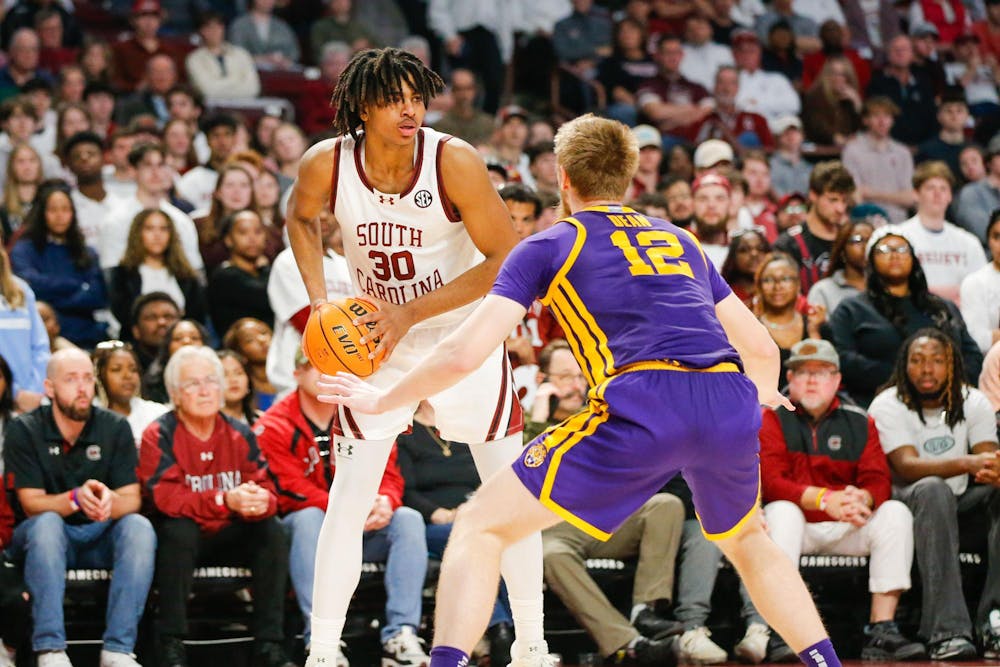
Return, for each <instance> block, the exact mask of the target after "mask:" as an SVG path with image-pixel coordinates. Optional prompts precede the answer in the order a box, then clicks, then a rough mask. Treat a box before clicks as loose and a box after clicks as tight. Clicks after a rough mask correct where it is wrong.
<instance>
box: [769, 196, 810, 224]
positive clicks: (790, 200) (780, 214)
mask: <svg viewBox="0 0 1000 667" xmlns="http://www.w3.org/2000/svg"><path fill="white" fill-rule="evenodd" d="M806 189H807V190H808V187H807V188H806ZM806 201H807V200H806V196H805V195H804V194H802V193H801V192H790V193H788V194H786V195H785V196H784V197H782V198H781V199H779V200H778V210H777V211H775V213H774V222H775V226H776V227H777V231H778V235H779V236H780V235H781V234H784V233H785V232H787V231H788V230H789V229H792V228H793V227H795V226H797V225H798V226H801V225H804V224H805V222H806V215H807V214H808V212H809V207H808V206H806Z"/></svg>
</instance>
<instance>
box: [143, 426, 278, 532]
mask: <svg viewBox="0 0 1000 667" xmlns="http://www.w3.org/2000/svg"><path fill="white" fill-rule="evenodd" d="M249 481H253V482H255V483H256V484H257V485H258V486H262V487H264V488H265V489H267V490H268V491H270V492H271V498H270V501H269V502H268V505H267V512H265V513H264V514H263V515H261V516H259V517H258V516H255V517H253V518H247V517H240V515H238V514H236V513H234V512H232V511H230V509H229V508H228V507H226V502H225V498H224V494H225V492H226V491H229V490H230V489H235V488H236V487H237V486H239V485H240V484H242V483H244V482H249ZM139 483H140V484H142V492H143V496H145V499H146V501H147V502H149V503H150V504H151V505H152V506H153V508H154V510H155V511H156V512H159V513H160V514H165V515H166V516H169V517H187V518H189V519H194V520H195V521H196V522H197V523H198V525H199V526H201V529H202V530H203V531H205V532H206V533H215V532H218V531H220V530H222V529H223V528H225V527H226V526H228V525H229V524H230V523H231V522H232V521H234V520H237V518H239V519H241V520H244V521H259V520H262V519H266V518H268V517H271V516H274V513H275V512H277V511H278V498H277V495H276V489H275V483H274V479H273V475H272V474H271V473H270V472H269V471H268V468H267V462H266V461H265V460H264V457H263V456H262V455H261V452H260V449H258V448H257V440H256V438H254V435H253V433H251V432H250V427H249V426H247V425H246V424H243V423H241V422H238V421H236V420H234V419H232V418H230V417H227V416H225V415H222V414H221V413H220V414H219V415H217V416H216V418H215V429H214V430H213V431H212V435H211V436H210V437H209V438H208V440H200V439H198V438H197V437H195V436H194V435H193V434H192V433H191V432H190V431H188V429H187V427H186V426H184V423H183V422H181V421H180V420H179V419H177V413H176V412H173V411H171V412H168V413H166V414H165V415H163V416H162V417H160V418H159V419H157V420H156V421H155V422H153V423H152V424H150V425H149V426H148V427H147V428H146V430H145V431H144V432H143V434H142V445H141V447H140V448H139Z"/></svg>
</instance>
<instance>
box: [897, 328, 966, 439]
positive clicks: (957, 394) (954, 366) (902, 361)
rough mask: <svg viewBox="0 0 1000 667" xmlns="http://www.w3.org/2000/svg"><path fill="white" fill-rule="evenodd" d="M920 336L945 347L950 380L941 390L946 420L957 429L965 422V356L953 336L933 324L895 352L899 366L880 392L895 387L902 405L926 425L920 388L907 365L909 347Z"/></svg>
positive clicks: (917, 332) (914, 335)
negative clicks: (897, 352) (912, 379)
mask: <svg viewBox="0 0 1000 667" xmlns="http://www.w3.org/2000/svg"><path fill="white" fill-rule="evenodd" d="M919 338H930V339H931V340H936V341H938V342H939V343H941V346H942V347H943V348H944V352H945V356H946V357H947V364H948V379H947V380H945V383H944V390H943V392H942V399H943V406H942V407H943V408H944V415H943V416H944V421H945V423H946V424H948V428H955V426H957V425H958V424H960V423H961V422H963V421H965V410H964V409H963V404H964V403H965V391H964V388H965V383H964V381H963V378H964V377H965V366H964V364H963V363H962V355H961V353H960V352H959V350H958V347H957V346H956V344H955V341H954V339H952V337H951V336H949V335H948V334H946V333H945V332H943V331H941V330H940V329H935V328H933V327H926V328H924V329H919V330H918V331H916V332H915V333H914V334H913V335H912V336H910V337H909V338H907V339H906V340H905V341H904V342H903V346H902V347H901V348H900V350H899V354H897V355H896V365H895V367H894V368H893V369H892V375H891V376H890V377H889V380H888V381H887V382H886V383H885V384H884V385H882V386H881V387H879V391H882V390H885V389H890V388H892V387H895V388H896V397H897V398H899V400H900V401H901V402H902V403H903V405H905V406H906V407H907V408H909V409H910V410H912V411H913V412H916V413H917V416H918V417H920V422H921V423H923V424H926V422H925V421H924V411H923V407H922V405H921V402H920V394H919V392H917V388H916V387H914V386H913V382H911V381H910V376H909V374H908V373H907V372H906V367H907V365H908V363H909V359H910V347H911V346H912V345H913V343H914V342H916V341H917V339H919Z"/></svg>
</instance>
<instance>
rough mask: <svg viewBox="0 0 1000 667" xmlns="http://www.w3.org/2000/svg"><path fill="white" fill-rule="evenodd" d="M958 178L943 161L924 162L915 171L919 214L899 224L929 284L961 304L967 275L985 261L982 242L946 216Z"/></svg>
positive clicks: (914, 187) (914, 183)
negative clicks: (962, 287)
mask: <svg viewBox="0 0 1000 667" xmlns="http://www.w3.org/2000/svg"><path fill="white" fill-rule="evenodd" d="M954 184H955V179H954V177H953V176H952V175H951V170H950V169H948V165H946V164H945V163H944V162H939V161H936V160H934V161H931V162H924V163H923V164H921V165H920V166H919V167H917V168H916V170H915V171H914V172H913V189H914V190H915V191H916V193H917V214H916V215H915V216H913V217H912V218H910V219H909V220H907V221H906V222H904V223H903V224H902V225H900V226H899V228H900V230H901V231H902V232H903V233H904V234H906V238H908V239H909V240H910V243H911V244H912V245H913V250H914V252H916V253H917V257H918V258H919V259H920V265H921V266H922V267H923V269H924V275H925V276H926V277H927V287H928V288H930V290H931V291H932V292H933V293H934V294H937V295H938V296H940V297H944V298H945V299H948V300H949V301H953V302H955V303H956V304H958V305H961V303H960V302H959V287H960V286H961V284H962V280H964V279H965V277H966V276H968V275H971V274H972V273H974V272H975V271H978V270H979V269H980V268H981V267H982V266H984V265H985V264H986V255H985V254H984V253H983V246H982V242H981V241H980V240H979V239H977V238H976V237H975V236H973V235H972V234H971V233H969V232H967V231H965V230H964V229H962V228H961V227H958V226H956V225H953V224H951V223H950V222H948V221H947V220H945V218H944V216H945V213H946V212H947V210H948V205H949V204H951V189H952V187H953V186H954Z"/></svg>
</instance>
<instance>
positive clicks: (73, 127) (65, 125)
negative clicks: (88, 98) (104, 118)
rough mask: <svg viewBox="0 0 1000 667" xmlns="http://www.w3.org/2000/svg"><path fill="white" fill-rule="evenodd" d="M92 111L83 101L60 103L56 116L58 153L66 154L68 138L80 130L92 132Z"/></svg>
mask: <svg viewBox="0 0 1000 667" xmlns="http://www.w3.org/2000/svg"><path fill="white" fill-rule="evenodd" d="M90 131H91V125H90V112H88V111H87V108H86V107H85V106H84V105H83V103H82V102H67V103H64V104H62V105H60V107H59V110H58V112H57V116H56V144H55V149H54V151H53V152H54V153H55V154H56V155H65V154H66V148H65V147H66V140H67V139H69V138H70V137H72V136H73V135H74V134H76V133H78V132H90Z"/></svg>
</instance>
